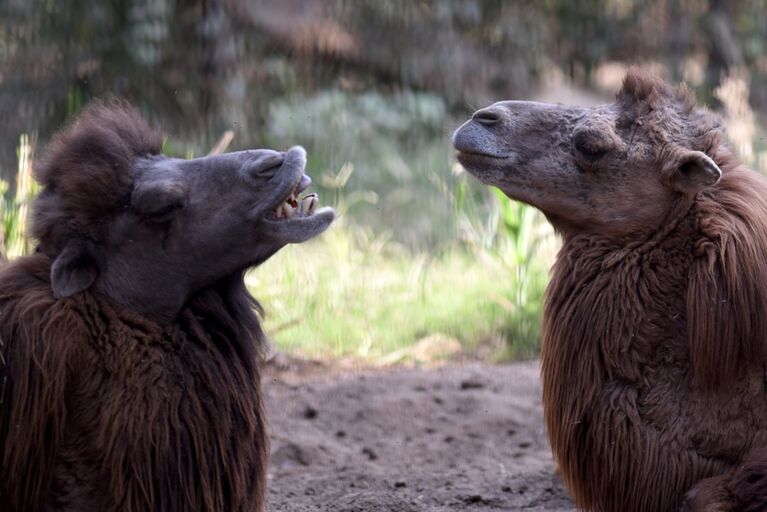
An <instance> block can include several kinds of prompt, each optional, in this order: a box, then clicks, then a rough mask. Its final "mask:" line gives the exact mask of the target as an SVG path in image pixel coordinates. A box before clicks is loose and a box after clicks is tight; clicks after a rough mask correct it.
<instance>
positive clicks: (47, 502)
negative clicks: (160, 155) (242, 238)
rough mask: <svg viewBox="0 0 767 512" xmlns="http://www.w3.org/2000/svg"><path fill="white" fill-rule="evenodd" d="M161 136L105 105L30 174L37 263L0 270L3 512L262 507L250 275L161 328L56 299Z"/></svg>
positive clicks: (94, 298) (218, 288) (86, 300)
mask: <svg viewBox="0 0 767 512" xmlns="http://www.w3.org/2000/svg"><path fill="white" fill-rule="evenodd" d="M160 142H161V140H160V138H159V136H158V135H157V133H156V132H155V131H153V130H152V129H150V128H149V127H148V126H147V125H146V123H144V122H143V121H141V120H140V118H139V117H138V115H137V114H136V113H135V112H134V111H132V110H131V109H130V108H128V107H127V106H125V105H122V104H117V103H114V102H111V103H107V104H98V105H96V106H95V107H91V108H90V109H89V110H87V111H86V113H85V114H84V116H83V117H81V119H80V121H78V122H77V123H76V124H74V125H72V126H71V127H70V128H69V129H68V130H67V131H65V132H64V133H63V135H60V136H58V137H57V139H56V140H55V141H54V143H53V145H52V149H51V151H50V152H49V153H48V156H47V158H46V160H45V161H44V162H43V164H42V165H41V166H40V167H38V168H37V171H36V177H37V179H38V180H40V181H41V182H42V183H43V184H44V185H45V186H46V190H45V191H44V192H43V193H42V195H41V196H40V198H39V199H38V200H37V201H36V204H35V213H34V215H35V221H34V233H35V235H36V236H37V237H39V239H40V243H41V250H40V251H38V252H37V253H36V254H34V255H32V256H28V257H24V258H20V259H18V260H16V261H14V262H12V263H9V264H6V265H5V266H4V267H3V268H2V270H0V340H1V342H2V344H0V355H2V358H1V359H0V386H1V387H0V465H1V467H2V473H1V474H0V508H2V510H4V511H9V512H17V511H18V512H21V511H36V510H60V509H62V507H63V508H64V509H65V510H78V511H83V512H96V511H98V512H102V511H114V512H117V511H120V512H145V511H148V510H157V511H161V510H168V511H224V510H226V511H241V512H245V511H247V512H253V511H259V510H262V509H263V505H264V492H265V477H266V462H267V454H268V445H267V438H266V430H265V429H266V427H265V423H264V419H263V418H264V412H263V410H262V407H263V404H262V398H261V393H260V377H259V371H258V365H257V363H258V359H259V355H260V354H259V352H260V351H261V350H262V349H263V347H264V335H263V333H262V331H261V328H260V326H259V321H258V317H257V314H256V312H255V311H254V308H257V305H256V303H255V301H254V300H253V299H252V297H251V296H250V295H249V294H248V292H247V290H246V289H245V287H244V284H243V280H242V276H241V275H234V276H230V278H227V279H225V280H223V281H221V282H219V283H218V284H216V285H215V286H212V287H209V288H207V289H205V290H203V291H201V292H198V293H197V294H195V295H194V296H193V297H191V299H190V300H189V301H188V302H187V304H186V306H185V307H184V309H183V310H182V311H181V313H180V314H179V315H178V317H177V320H176V321H175V322H173V323H170V324H168V325H160V324H157V323H155V322H153V321H150V320H148V319H146V318H143V317H141V316H139V315H137V314H136V313H134V312H132V311H129V310H127V309H125V308H122V307H119V306H117V305H115V304H113V303H111V302H110V301H108V300H106V299H104V298H102V297H100V296H98V295H96V294H94V293H91V292H90V291H85V292H82V293H78V294H76V295H73V296H71V297H69V298H66V299H58V300H57V299H54V297H53V293H52V289H51V261H52V258H53V257H55V255H56V253H57V251H58V250H60V248H61V247H62V244H63V242H65V241H66V239H67V237H68V236H69V235H70V234H71V233H77V234H78V235H79V236H88V237H91V238H93V239H98V238H99V237H100V236H101V234H102V233H103V230H104V229H106V225H107V220H108V219H109V216H110V215H111V213H112V212H113V211H115V209H118V208H121V207H122V205H123V203H124V201H125V199H126V198H125V196H126V195H128V194H129V193H130V188H131V186H132V183H131V175H130V168H131V162H132V160H133V158H135V157H136V156H140V155H146V154H154V153H157V152H158V151H159V148H160Z"/></svg>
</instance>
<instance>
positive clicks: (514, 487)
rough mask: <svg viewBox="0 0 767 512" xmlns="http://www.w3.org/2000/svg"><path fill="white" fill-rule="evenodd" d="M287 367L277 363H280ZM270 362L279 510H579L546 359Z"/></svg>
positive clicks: (273, 500)
mask: <svg viewBox="0 0 767 512" xmlns="http://www.w3.org/2000/svg"><path fill="white" fill-rule="evenodd" d="M278 366H279V365H278ZM288 366H289V365H284V367H283V368H282V369H279V368H276V367H275V366H274V365H271V367H270V368H269V369H268V370H267V374H266V376H265V382H264V388H265V391H266V396H267V407H268V413H269V421H270V425H271V438H272V459H271V467H270V472H269V510H270V511H273V512H276V511H333V512H369V511H370V512H372V511H392V512H394V511H396V512H415V511H430V512H431V511H435V512H436V511H440V512H441V511H448V510H449V511H453V510H467V511H482V512H491V511H509V510H530V511H537V510H546V511H571V510H573V504H572V501H571V500H570V499H569V498H568V497H567V494H566V492H565V490H564V487H563V485H562V482H561V480H560V478H559V477H558V476H556V475H555V473H554V464H553V462H552V459H551V455H550V452H549V447H548V445H547V441H546V435H545V432H544V428H543V417H542V410H541V403H540V382H539V378H538V364H537V363H535V362H531V363H518V364H513V365H504V366H493V365H486V364H470V365H460V366H456V365H452V366H447V367H442V368H437V369H426V370H424V369H418V370H410V369H397V370H387V371H382V370H356V371H344V372H338V371H327V370H323V369H322V368H314V369H310V370H309V371H306V369H302V370H300V371H296V370H295V369H291V368H289V367H288Z"/></svg>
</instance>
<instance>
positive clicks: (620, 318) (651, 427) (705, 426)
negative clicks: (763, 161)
mask: <svg viewBox="0 0 767 512" xmlns="http://www.w3.org/2000/svg"><path fill="white" fill-rule="evenodd" d="M719 160H720V161H722V160H726V158H725V159H723V158H720V159H719ZM723 164H724V166H725V167H727V163H726V162H723ZM765 255H767V186H765V183H764V181H763V179H761V178H760V177H758V176H757V175H756V174H755V173H752V172H750V171H747V170H743V169H740V168H737V167H735V166H734V165H733V164H731V165H730V166H729V167H727V170H726V171H725V176H724V178H723V179H722V181H721V182H720V183H719V184H718V185H717V186H716V187H715V188H714V189H713V190H711V191H710V192H706V193H702V194H699V196H698V197H696V198H695V199H694V201H693V203H692V204H691V205H690V206H689V207H688V206H685V207H683V208H680V209H679V211H677V212H674V213H673V214H672V216H671V218H670V219H669V221H668V222H667V223H666V225H665V228H664V229H663V230H662V231H659V232H658V233H656V234H655V235H654V236H653V237H651V238H650V239H645V240H637V241H634V242H629V243H621V244H617V243H613V242H610V241H607V240H605V239H602V238H599V237H595V236H575V237H571V238H567V239H565V242H564V246H563V248H562V250H561V253H560V255H559V258H558V261H557V263H556V264H555V267H554V271H553V276H552V281H551V283H550V285H549V288H548V290H547V299H546V305H545V315H544V325H543V348H542V368H543V383H544V388H543V400H544V407H545V414H546V421H547V426H548V430H549V436H550V440H551V444H552V448H553V451H554V454H555V456H556V459H557V461H558V463H559V464H560V468H561V470H562V474H563V476H564V478H565V481H566V483H567V484H568V486H569V488H570V489H571V491H572V492H573V494H574V495H575V498H576V501H577V503H578V505H579V506H580V507H583V508H586V509H588V510H599V511H614V510H622V511H626V512H631V511H637V512H638V511H646V510H661V511H665V510H676V507H678V506H679V504H680V503H681V500H682V498H683V497H684V494H685V492H686V491H687V490H689V489H690V487H691V485H692V484H693V483H694V482H696V481H698V480H700V479H702V478H705V477H708V476H711V475H714V474H720V473H721V472H723V471H725V470H726V469H727V468H730V467H732V466H733V465H734V464H736V463H737V462H738V460H739V458H741V457H743V456H744V453H745V452H746V451H747V450H748V449H749V447H750V446H751V444H753V442H754V436H755V435H756V431H755V429H754V427H753V423H754V422H756V423H757V424H759V423H758V422H760V421H762V422H763V421H764V420H765V419H767V410H765V409H767V406H765V405H764V404H765V394H764V389H763V387H764V384H763V382H764V371H763V368H764V366H763V364H764V361H765V354H764V345H765V344H764V343H763V336H764V333H765V332H767V298H766V297H765V293H764V291H763V289H762V287H763V286H764V283H767V256H765ZM760 379H761V380H760ZM760 382H761V383H762V384H760ZM749 386H751V387H749ZM754 386H756V389H760V391H758V392H756V393H755V392H754V391H753V389H754ZM759 386H761V388H760V387H759ZM724 391H727V392H726V393H725V392H724ZM741 392H742V393H744V394H746V395H748V394H749V393H750V394H751V395H753V397H752V398H751V399H752V400H753V403H749V402H748V400H749V398H745V399H743V401H744V402H746V403H745V405H744V403H738V404H737V405H736V406H734V405H733V404H732V402H733V401H732V397H733V396H739V393H741ZM704 397H705V400H701V401H699V399H701V398H704ZM733 407H737V408H739V409H737V408H735V409H732V408H733ZM744 408H747V409H746V410H749V414H746V415H744V414H743V412H742V411H743V409H744ZM730 409H732V410H733V411H734V414H736V418H735V419H733V418H728V417H727V415H728V414H729V411H730ZM738 411H740V413H738ZM738 414H739V417H738V416H737V415H738ZM749 422H751V423H749ZM761 424H765V423H761ZM717 432H718V433H719V434H716V433H717ZM723 432H724V433H727V435H726V436H723V434H722V433H723ZM716 435H718V436H719V437H722V438H721V439H720V438H717V437H715V436H716ZM706 440H709V441H710V442H711V446H708V445H707V444H706V443H707V441H706ZM717 442H718V443H719V445H717V446H716V449H715V448H714V446H713V445H716V444H717Z"/></svg>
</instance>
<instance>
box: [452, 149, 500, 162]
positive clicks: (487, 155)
mask: <svg viewBox="0 0 767 512" xmlns="http://www.w3.org/2000/svg"><path fill="white" fill-rule="evenodd" d="M456 154H457V156H458V157H461V156H469V157H471V156H481V157H485V158H494V159H496V160H503V159H505V158H508V157H509V155H499V154H495V153H485V152H483V151H479V150H475V149H459V148H456Z"/></svg>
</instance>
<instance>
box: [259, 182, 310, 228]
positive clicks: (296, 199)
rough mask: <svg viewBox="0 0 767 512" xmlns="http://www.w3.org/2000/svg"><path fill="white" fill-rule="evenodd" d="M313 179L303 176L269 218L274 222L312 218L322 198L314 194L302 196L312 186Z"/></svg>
mask: <svg viewBox="0 0 767 512" xmlns="http://www.w3.org/2000/svg"><path fill="white" fill-rule="evenodd" d="M311 183H312V179H311V178H310V177H309V176H307V175H306V174H303V175H302V176H301V178H299V180H298V181H297V182H296V184H295V185H294V186H293V189H292V190H291V192H290V193H289V194H288V195H287V197H285V199H283V201H282V202H281V203H280V204H279V205H277V207H276V208H275V209H274V211H272V212H270V213H269V214H268V215H267V217H269V218H270V219H272V220H290V219H293V218H298V217H310V216H311V215H313V214H314V211H315V210H316V209H317V206H318V205H319V204H320V197H319V196H318V195H317V194H316V193H314V192H312V193H310V194H306V195H304V196H301V193H302V192H304V191H305V190H306V189H307V188H308V187H309V185H311Z"/></svg>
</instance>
